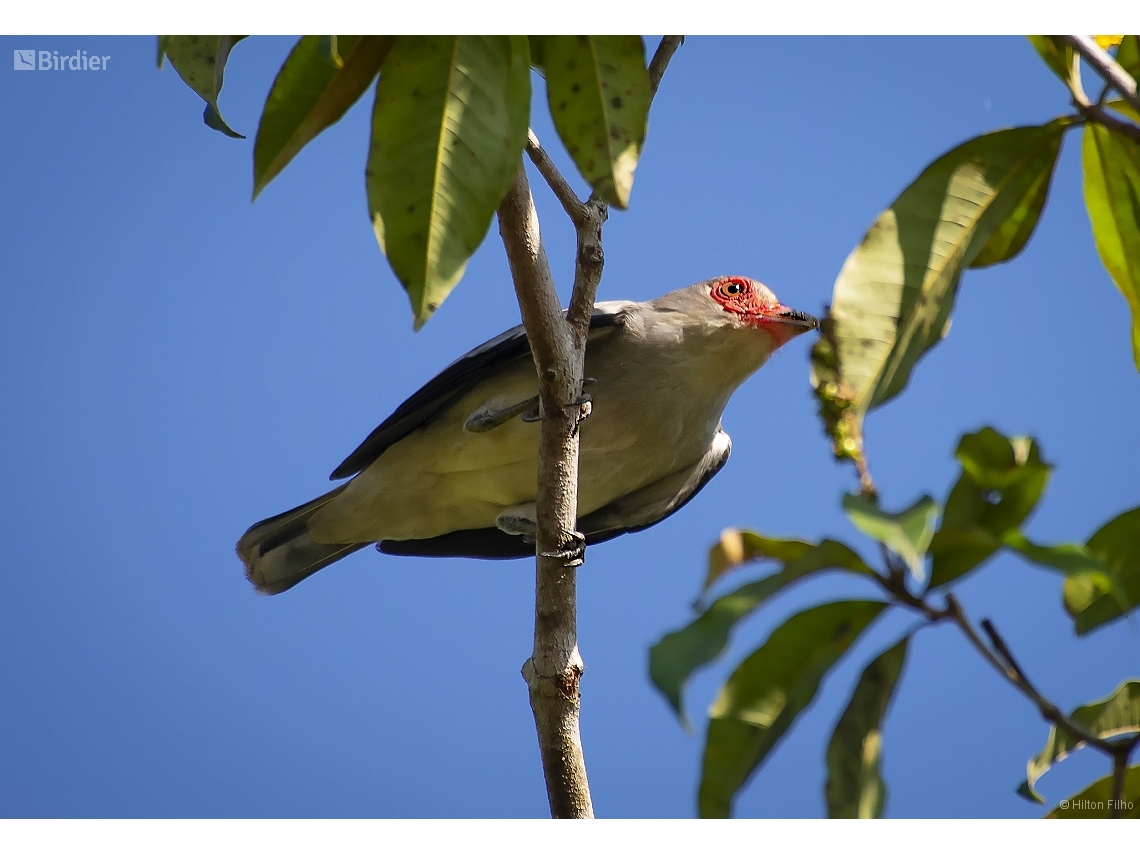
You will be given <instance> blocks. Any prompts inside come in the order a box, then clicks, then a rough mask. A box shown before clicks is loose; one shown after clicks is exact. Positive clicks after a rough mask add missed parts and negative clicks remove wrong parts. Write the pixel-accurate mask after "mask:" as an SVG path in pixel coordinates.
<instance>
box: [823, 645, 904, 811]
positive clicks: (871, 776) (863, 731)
mask: <svg viewBox="0 0 1140 855" xmlns="http://www.w3.org/2000/svg"><path fill="white" fill-rule="evenodd" d="M909 642H910V636H909V635H908V636H905V637H904V638H903V639H902V640H901V641H900V642H899V643H898V644H896V645H895V646H894V647H892V648H890V649H889V650H886V651H884V652H883V653H881V654H879V656H878V657H876V658H875V660H874V661H873V662H871V664H870V665H868V666H867V667H866V668H865V669H864V670H863V673H862V674H861V675H860V677H859V682H858V683H857V684H856V685H855V691H854V692H852V694H851V700H850V701H848V702H847V708H846V709H845V710H844V711H843V715H841V716H840V717H839V723H838V724H836V725H835V732H834V733H832V735H831V741H830V742H829V743H828V745H827V772H828V775H827V784H826V786H825V788H824V795H825V796H826V798H827V815H828V817H830V818H831V819H878V818H879V817H880V816H882V815H883V810H884V808H885V807H886V797H887V787H886V784H885V783H884V782H883V776H882V773H881V771H880V762H879V758H880V754H881V749H882V742H883V740H882V729H883V718H884V717H885V716H886V714H887V708H888V707H889V706H890V703H891V699H892V698H893V697H894V694H895V688H896V687H897V686H898V680H899V675H900V674H901V673H902V668H903V663H904V662H906V654H907V645H908V643H909Z"/></svg>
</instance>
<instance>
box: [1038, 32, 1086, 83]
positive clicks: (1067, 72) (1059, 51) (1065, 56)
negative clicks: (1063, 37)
mask: <svg viewBox="0 0 1140 855" xmlns="http://www.w3.org/2000/svg"><path fill="white" fill-rule="evenodd" d="M1026 38H1027V39H1029V43H1030V44H1031V45H1033V48H1034V49H1035V50H1036V51H1037V53H1038V54H1040V55H1041V58H1042V59H1043V60H1045V64H1046V65H1048V66H1049V67H1050V68H1051V69H1053V73H1054V74H1056V75H1057V76H1058V77H1060V78H1061V80H1062V82H1064V84H1065V85H1066V86H1068V85H1069V81H1070V80H1071V79H1072V78H1073V75H1074V73H1075V72H1074V65H1073V59H1074V56H1075V54H1074V52H1073V49H1072V48H1071V47H1069V46H1068V45H1067V44H1065V43H1064V42H1062V41H1059V40H1058V39H1057V37H1056V36H1026Z"/></svg>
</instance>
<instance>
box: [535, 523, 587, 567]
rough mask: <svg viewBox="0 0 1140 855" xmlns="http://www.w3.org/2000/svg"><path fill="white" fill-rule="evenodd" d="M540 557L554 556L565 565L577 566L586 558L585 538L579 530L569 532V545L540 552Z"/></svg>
mask: <svg viewBox="0 0 1140 855" xmlns="http://www.w3.org/2000/svg"><path fill="white" fill-rule="evenodd" d="M539 557H540V558H556V559H558V560H559V561H564V562H565V563H566V566H567V567H578V566H579V565H581V564H582V563H583V562H584V561H585V560H586V538H585V537H584V536H583V535H582V533H581V532H580V531H572V532H570V545H569V546H567V547H566V548H565V549H559V550H558V551H557V552H540V553H539Z"/></svg>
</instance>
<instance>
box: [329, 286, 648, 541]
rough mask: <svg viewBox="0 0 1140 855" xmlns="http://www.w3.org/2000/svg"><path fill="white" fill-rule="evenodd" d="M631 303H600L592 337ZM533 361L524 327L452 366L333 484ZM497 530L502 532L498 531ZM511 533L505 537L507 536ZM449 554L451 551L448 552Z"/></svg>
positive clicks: (375, 435) (400, 410) (349, 460)
mask: <svg viewBox="0 0 1140 855" xmlns="http://www.w3.org/2000/svg"><path fill="white" fill-rule="evenodd" d="M628 305H630V304H629V303H626V302H620V301H614V302H608V303H599V304H598V305H596V306H595V307H594V314H593V315H592V316H591V317H590V333H591V334H593V333H594V332H595V331H596V330H600V329H605V328H607V327H613V326H617V325H619V324H621V322H622V317H623V316H622V309H624V308H625V307H627V306H628ZM523 357H527V358H529V357H530V342H529V341H528V340H527V337H526V332H525V331H524V330H523V328H522V327H521V326H517V327H514V328H513V329H509V330H507V331H506V332H505V333H503V334H502V335H499V336H496V337H495V338H493V339H491V340H490V341H488V342H486V343H484V344H481V345H479V346H478V347H477V348H475V349H474V350H472V351H470V352H469V353H466V354H464V355H463V356H461V357H459V359H457V360H455V362H453V363H451V364H450V365H449V366H447V367H446V368H445V369H443V371H441V372H440V373H439V374H437V375H436V376H435V377H433V378H432V379H431V380H429V381H428V382H427V383H426V384H424V386H423V388H421V389H420V390H419V391H418V392H416V393H415V394H414V395H412V396H411V397H410V398H408V400H406V401H404V403H402V404H400V406H398V407H397V408H396V411H395V412H394V413H392V415H390V416H388V418H386V419H384V421H383V422H382V423H381V424H380V426H379V427H377V428H376V430H374V431H372V433H370V434H368V437H367V439H365V440H364V442H362V443H361V444H360V446H359V447H358V448H357V449H356V451H354V452H352V454H350V455H348V457H346V458H345V460H344V462H343V463H341V464H340V466H338V467H337V468H336V469H334V470H333V473H332V475H330V476H329V480H330V481H335V480H338V479H340V478H348V477H349V476H350V475H355V474H356V473H357V472H360V471H361V470H363V469H364V468H365V467H367V466H368V465H369V464H370V463H372V461H374V460H375V459H376V458H378V457H379V456H380V455H381V454H383V453H384V452H385V451H386V450H387V449H388V447H389V446H391V445H393V444H395V443H397V442H399V441H400V440H401V439H403V438H404V437H405V436H407V435H408V434H409V433H411V432H412V431H414V430H415V429H416V428H420V427H423V426H424V425H426V424H428V423H429V422H431V421H432V419H434V418H435V417H436V416H437V415H439V414H440V413H442V412H443V411H445V410H446V409H447V408H448V407H450V406H451V405H452V404H453V403H455V402H456V401H457V400H459V399H460V398H462V397H463V396H464V395H466V394H467V393H468V392H470V391H471V390H472V389H474V388H475V386H477V385H478V384H479V383H481V382H482V381H483V380H484V379H486V377H487V376H488V375H489V374H490V373H491V372H493V371H495V369H497V368H501V367H502V366H504V365H506V364H508V363H510V362H513V361H514V360H516V359H522V358H523ZM496 530H497V529H496ZM506 536H508V535H504V537H506ZM448 554H450V553H448Z"/></svg>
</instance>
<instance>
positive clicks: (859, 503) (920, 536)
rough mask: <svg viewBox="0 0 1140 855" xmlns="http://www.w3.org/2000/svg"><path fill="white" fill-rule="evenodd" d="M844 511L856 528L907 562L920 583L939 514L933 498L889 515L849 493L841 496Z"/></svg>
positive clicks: (923, 498)
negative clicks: (924, 560) (924, 561)
mask: <svg viewBox="0 0 1140 855" xmlns="http://www.w3.org/2000/svg"><path fill="white" fill-rule="evenodd" d="M843 510H844V511H845V512H846V513H847V518H848V519H849V520H851V522H852V524H853V525H854V526H855V528H857V529H859V531H861V532H863V534H865V535H867V536H868V537H870V538H873V539H874V540H877V541H879V542H880V543H884V544H886V545H887V547H889V548H890V549H891V550H892V551H893V552H894V553H895V554H896V555H898V556H899V557H900V558H902V560H903V561H905V562H906V564H907V567H909V568H910V572H911V575H912V576H914V578H915V579H917V580H919V581H921V580H922V578H923V576H924V575H925V573H924V572H923V559H924V558H925V557H926V550H927V548H928V547H929V546H930V539H931V538H932V537H933V536H934V521H935V520H936V519H937V518H938V514H939V511H940V509H939V507H938V505H937V504H935V502H934V499H932V498H930V496H923V497H922V498H921V499H919V500H918V501H917V502H915V503H914V504H913V505H911V506H910V507H909V508H907V509H906V510H905V511H900V512H899V513H897V514H889V513H887V512H886V511H884V510H882V509H880V508H879V507H878V506H877V505H875V503H874V502H872V501H871V500H870V499H866V498H864V497H863V496H857V495H853V494H851V493H848V494H847V495H845V496H844V497H843Z"/></svg>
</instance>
